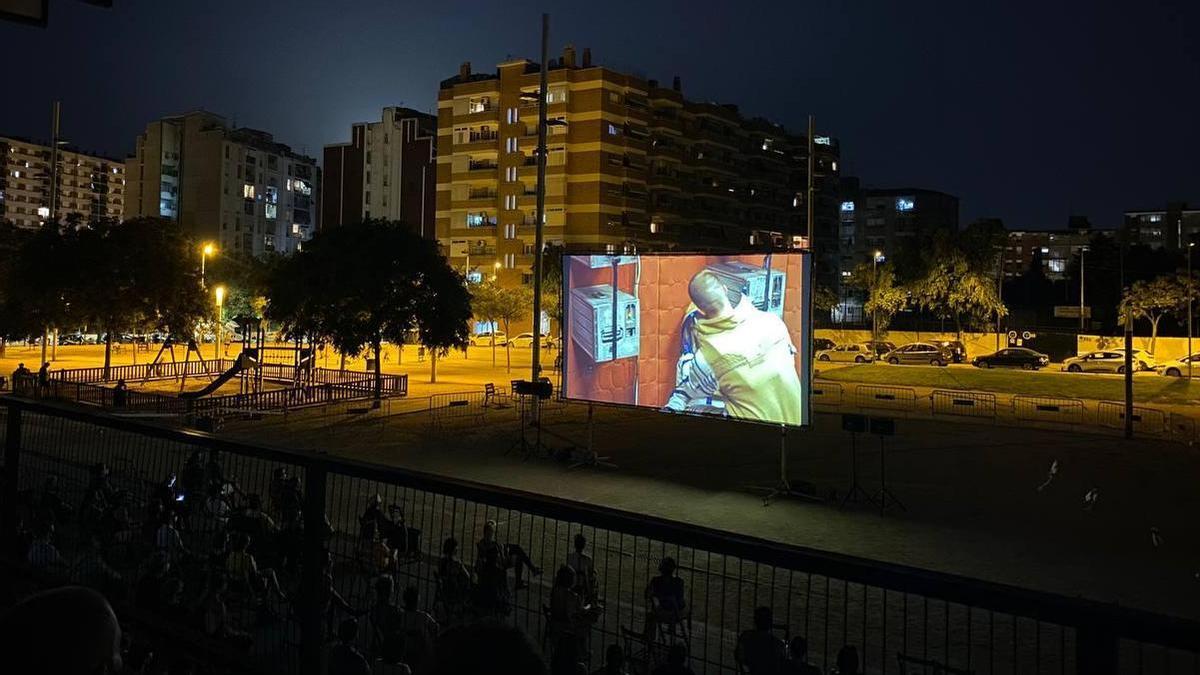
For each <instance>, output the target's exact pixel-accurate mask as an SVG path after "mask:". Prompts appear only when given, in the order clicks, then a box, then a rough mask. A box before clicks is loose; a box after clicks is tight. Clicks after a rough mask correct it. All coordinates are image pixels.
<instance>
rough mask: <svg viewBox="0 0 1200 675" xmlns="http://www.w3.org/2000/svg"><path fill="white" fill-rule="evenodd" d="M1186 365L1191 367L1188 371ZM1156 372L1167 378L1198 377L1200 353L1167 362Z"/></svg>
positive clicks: (1199, 373) (1199, 374) (1199, 375)
mask: <svg viewBox="0 0 1200 675" xmlns="http://www.w3.org/2000/svg"><path fill="white" fill-rule="evenodd" d="M1188 364H1191V366H1192V369H1191V370H1190V371H1189V370H1188ZM1158 372H1159V374H1161V375H1166V376H1167V377H1200V352H1197V353H1195V354H1192V355H1191V356H1185V357H1183V358H1180V359H1175V360H1174V361H1168V362H1167V363H1165V364H1163V366H1162V369H1161V370H1159V371H1158ZM1189 373H1191V374H1189Z"/></svg>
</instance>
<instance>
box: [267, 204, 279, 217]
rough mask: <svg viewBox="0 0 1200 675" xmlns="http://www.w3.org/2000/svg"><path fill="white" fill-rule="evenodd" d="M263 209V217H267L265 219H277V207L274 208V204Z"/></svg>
mask: <svg viewBox="0 0 1200 675" xmlns="http://www.w3.org/2000/svg"><path fill="white" fill-rule="evenodd" d="M264 209H265V215H266V216H267V218H270V219H271V220H274V219H275V218H277V217H278V216H279V207H278V206H276V205H275V204H267V205H266V206H265V207H264Z"/></svg>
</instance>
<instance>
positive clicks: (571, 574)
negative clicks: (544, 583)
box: [554, 565, 575, 588]
mask: <svg viewBox="0 0 1200 675" xmlns="http://www.w3.org/2000/svg"><path fill="white" fill-rule="evenodd" d="M554 585H555V586H556V587H560V588H574V587H575V570H573V569H571V566H570V565H563V566H562V567H560V568H558V572H557V573H555V575H554Z"/></svg>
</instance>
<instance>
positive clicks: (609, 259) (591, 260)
mask: <svg viewBox="0 0 1200 675" xmlns="http://www.w3.org/2000/svg"><path fill="white" fill-rule="evenodd" d="M580 257H582V258H584V259H586V260H587V264H588V267H590V268H592V269H600V268H604V267H612V265H613V260H616V261H617V264H618V265H632V264H634V263H635V262H637V258H638V257H637V256H636V255H588V256H580Z"/></svg>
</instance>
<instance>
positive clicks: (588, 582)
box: [567, 532, 599, 602]
mask: <svg viewBox="0 0 1200 675" xmlns="http://www.w3.org/2000/svg"><path fill="white" fill-rule="evenodd" d="M574 543H575V550H574V551H571V552H570V553H568V554H567V564H568V565H570V566H571V569H573V570H575V583H576V587H575V588H576V590H577V591H579V593H580V595H582V596H583V597H584V599H585V600H588V601H589V602H590V601H592V600H595V599H596V597H597V596H598V595H599V589H598V587H597V586H598V584H597V583H596V563H595V561H593V560H592V556H590V555H588V554H587V553H584V549H586V548H587V537H585V536H583V533H582V532H580V533H578V534H576V535H575V541H574Z"/></svg>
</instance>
